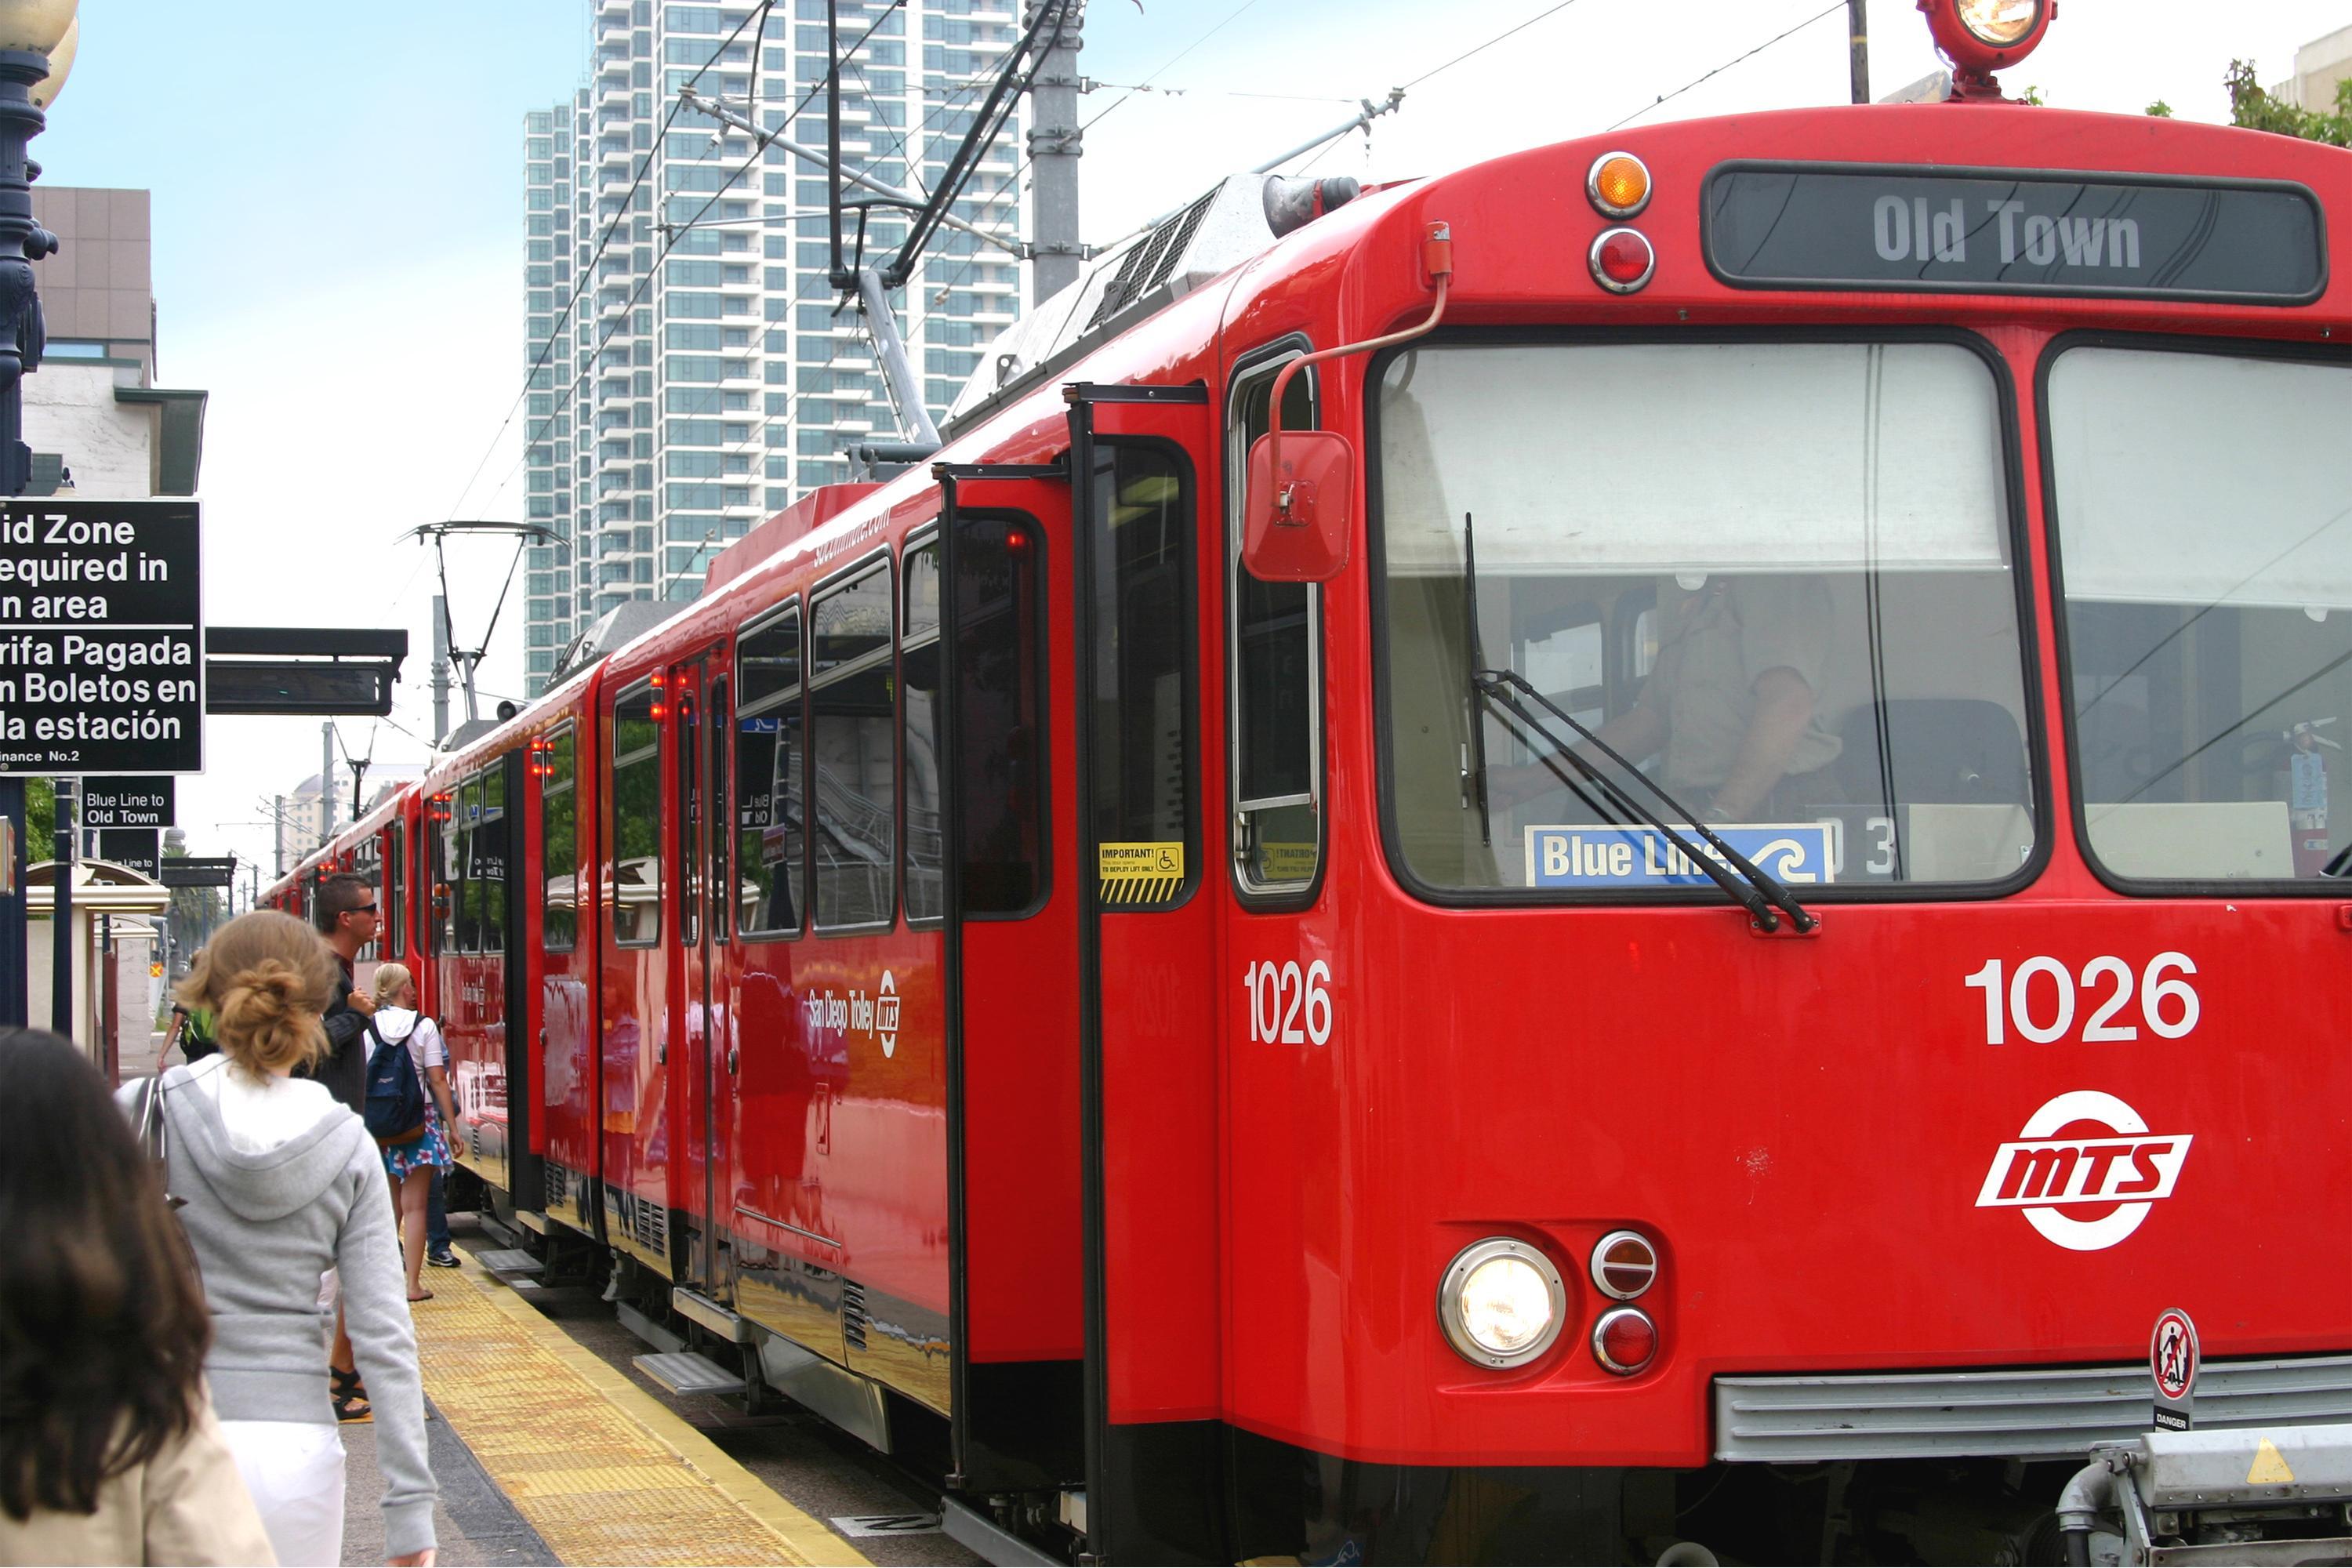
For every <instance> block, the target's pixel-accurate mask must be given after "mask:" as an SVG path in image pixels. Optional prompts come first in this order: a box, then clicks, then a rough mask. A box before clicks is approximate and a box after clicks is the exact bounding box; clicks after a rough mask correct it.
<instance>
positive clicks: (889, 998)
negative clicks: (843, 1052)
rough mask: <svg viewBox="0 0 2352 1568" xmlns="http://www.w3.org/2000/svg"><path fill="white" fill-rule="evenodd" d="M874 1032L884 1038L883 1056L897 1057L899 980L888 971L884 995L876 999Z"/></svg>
mask: <svg viewBox="0 0 2352 1568" xmlns="http://www.w3.org/2000/svg"><path fill="white" fill-rule="evenodd" d="M874 1032H875V1033H876V1034H877V1035H879V1036H880V1037H882V1054H883V1055H884V1056H886V1057H887V1056H893V1055H896V1054H897V1052H898V977H897V976H896V975H894V974H892V973H890V972H889V971H888V970H887V969H886V970H884V971H883V972H882V994H881V995H880V996H878V997H877V998H876V1002H875V1014H874Z"/></svg>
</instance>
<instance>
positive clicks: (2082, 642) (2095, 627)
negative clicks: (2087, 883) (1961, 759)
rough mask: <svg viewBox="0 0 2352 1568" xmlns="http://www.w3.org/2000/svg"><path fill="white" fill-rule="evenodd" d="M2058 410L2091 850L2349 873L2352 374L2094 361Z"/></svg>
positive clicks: (2101, 357) (2169, 360)
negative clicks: (2333, 797)
mask: <svg viewBox="0 0 2352 1568" xmlns="http://www.w3.org/2000/svg"><path fill="white" fill-rule="evenodd" d="M2048 396H2049V410H2048V428H2049V432H2050V466H2051V479H2052V484H2053V489H2054V497H2055V502H2056V505H2055V510H2054V517H2053V521H2054V523H2055V525H2056V529H2057V535H2058V557H2059V574H2060V576H2061V578H2062V579H2063V585H2064V589H2065V602H2064V606H2063V609H2064V616H2065V625H2066V654H2067V666H2068V668H2067V671H2066V675H2067V681H2068V688H2069V690H2068V697H2069V707H2070V710H2071V715H2070V716H2071V719H2072V722H2073V724H2074V750H2075V753H2076V756H2077V758H2078V764H2079V765H2078V766H2077V769H2076V773H2075V781H2074V782H2075V789H2076V792H2077V795H2079V797H2080V799H2081V801H2082V812H2083V821H2084V828H2085V830H2086V833H2087V836H2088V838H2089V848H2090V851H2091V853H2092V855H2093V856H2095V858H2097V860H2098V862H2099V863H2100V864H2101V865H2102V866H2105V868H2107V869H2108V870H2110V871H2113V872H2116V873H2118V874H2120V875H2122V876H2126V877H2143V878H2159V879H2166V880H2180V881H2188V880H2195V881H2212V882H2245V881H2271V880H2279V881H2284V880H2287V879H2298V880H2302V881H2304V882H2305V884H2306V885H2316V884H2318V883H2319V882H2320V880H2321V879H2323V878H2326V876H2327V875H2328V874H2329V872H2330V869H2331V868H2333V871H2334V873H2335V874H2336V875H2337V876H2341V875H2342V874H2343V872H2344V869H2345V866H2346V864H2347V851H2352V811H2337V812H2335V813H2333V814H2332V815H2331V814H2330V812H2329V809H2328V805H2329V802H2328V794H2329V788H2328V785H2329V780H2328V774H2329V773H2337V774H2339V775H2340V774H2341V773H2342V772H2343V769H2344V763H2343V760H2342V759H2343V758H2344V757H2345V755H2346V753H2345V752H2342V751H2340V750H2337V749H2336V748H2337V747H2339V746H2341V745H2343V744H2344V743H2346V742H2347V740H2352V733H2347V732H2348V731H2352V458H2347V451H2352V447H2347V443H2346V440H2345V432H2346V431H2347V429H2352V364H2347V363H2345V362H2344V361H2342V360H2340V359H2335V360H2327V361H2319V360H2305V359H2284V358H2276V357H2255V356H2252V355H2240V354H2229V353H2182V352H2176V351H2171V350H2165V349H2156V348H2111V347H2105V346H2085V347H2080V348H2073V349H2069V350H2067V351H2065V352H2064V353H2061V354H2060V355H2059V356H2058V357H2057V359H2055V360H2054V361H2053V362H2052V363H2051V366H2050V374H2049V379H2048Z"/></svg>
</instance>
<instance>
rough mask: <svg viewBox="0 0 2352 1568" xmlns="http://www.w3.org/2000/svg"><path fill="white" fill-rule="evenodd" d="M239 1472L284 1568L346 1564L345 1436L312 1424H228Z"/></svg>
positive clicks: (333, 1567)
mask: <svg viewBox="0 0 2352 1568" xmlns="http://www.w3.org/2000/svg"><path fill="white" fill-rule="evenodd" d="M221 1433H222V1435H223V1436H226V1438H227V1439H228V1446H229V1451H230V1452H231V1453H233V1454H235V1455H236V1471H237V1474H238V1475H240V1476H242V1477H244V1478H245V1489H246V1490H247V1491H248V1492H251V1493H252V1494H253V1506H254V1507H255V1508H256V1509H257V1510H260V1513H261V1525H262V1528H263V1529H264V1530H267V1531H268V1532H269V1544H270V1547H271V1549H272V1550H274V1551H275V1552H277V1553H278V1562H279V1563H281V1564H283V1565H284V1568H296V1565H298V1564H299V1565H302V1568H336V1565H337V1564H339V1563H341V1562H342V1560H343V1436H342V1434H341V1432H340V1431H338V1430H336V1429H335V1428H334V1427H333V1426H326V1425H323V1424H321V1423H319V1422H314V1421H224V1422H222V1423H221Z"/></svg>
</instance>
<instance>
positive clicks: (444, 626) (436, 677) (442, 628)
mask: <svg viewBox="0 0 2352 1568" xmlns="http://www.w3.org/2000/svg"><path fill="white" fill-rule="evenodd" d="M448 738H449V601H448V600H447V599H446V597H444V596H443V595H439V594H436V595H433V743H434V744H435V745H436V746H438V745H439V744H440V743H441V742H444V741H446V740H447V739H448Z"/></svg>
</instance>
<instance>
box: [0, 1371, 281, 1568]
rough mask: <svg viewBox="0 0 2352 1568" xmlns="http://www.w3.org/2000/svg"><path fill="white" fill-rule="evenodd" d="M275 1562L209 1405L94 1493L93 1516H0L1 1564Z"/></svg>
mask: <svg viewBox="0 0 2352 1568" xmlns="http://www.w3.org/2000/svg"><path fill="white" fill-rule="evenodd" d="M277 1561H278V1558H277V1555H276V1553H274V1552H271V1551H270V1550H269V1537H268V1535H267V1534H265V1533H264V1532H263V1531H262V1528H261V1516H260V1515H259V1514H258V1513H256V1512H255V1511H254V1508H253V1500H252V1499H251V1498H250V1497H248V1496H247V1495H246V1490H245V1482H244V1481H242V1480H240V1479H238V1478H237V1473H236V1459H235V1458H232V1457H231V1456H230V1454H229V1451H228V1444H227V1442H226V1440H225V1439H223V1437H222V1436H221V1429H220V1423H219V1422H218V1421H216V1420H215V1419H214V1418H213V1407H212V1405H211V1404H210V1403H209V1402H207V1403H206V1404H205V1406H204V1408H203V1409H201V1410H199V1411H198V1412H197V1413H196V1424H195V1426H194V1427H192V1428H190V1430H189V1432H188V1435H187V1436H185V1437H184V1438H182V1439H181V1440H180V1441H179V1442H178V1443H176V1444H173V1445H172V1446H171V1447H166V1448H164V1449H163V1451H162V1452H161V1453H159V1454H157V1455H156V1456H155V1457H154V1458H152V1459H150V1460H148V1461H147V1463H145V1464H144V1465H142V1466H139V1467H138V1468H134V1469H131V1470H128V1471H125V1472H124V1473H123V1474H121V1475H119V1476H117V1477H115V1478H114V1479H112V1480H110V1481H109V1482H107V1483H106V1484H105V1486H103V1487H101V1488H100V1489H99V1494H98V1511H97V1512H96V1513H94V1514H79V1513H58V1512H55V1511H53V1510H47V1509H37V1510H34V1513H33V1517H32V1518H30V1519H28V1520H25V1521H21V1522H19V1521H16V1520H13V1519H11V1518H9V1517H8V1516H7V1515H6V1514H5V1513H0V1563H198V1564H209V1563H269V1564H275V1563H277Z"/></svg>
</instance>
